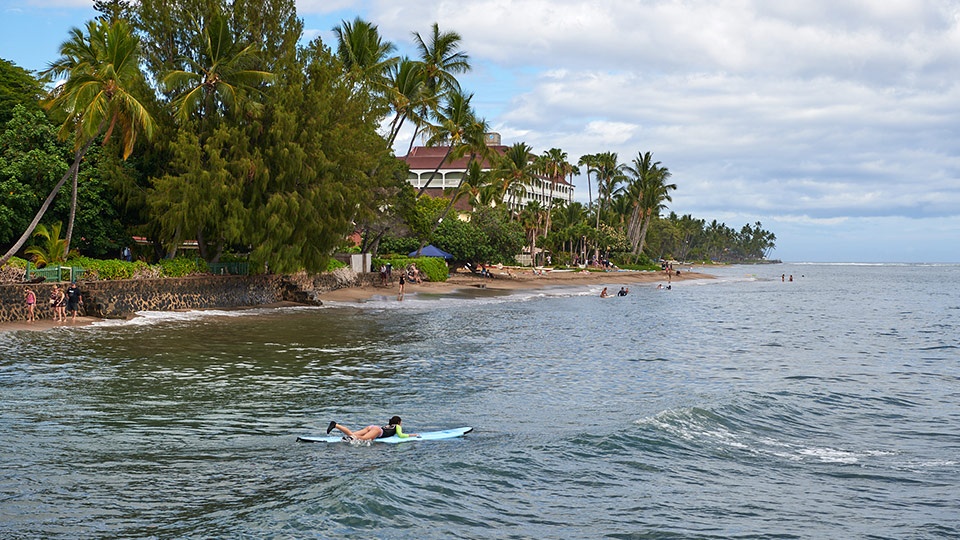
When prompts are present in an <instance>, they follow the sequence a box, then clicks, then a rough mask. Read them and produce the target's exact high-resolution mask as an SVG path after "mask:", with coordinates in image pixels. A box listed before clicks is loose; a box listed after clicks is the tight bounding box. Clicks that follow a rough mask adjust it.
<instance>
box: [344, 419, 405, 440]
mask: <svg viewBox="0 0 960 540" xmlns="http://www.w3.org/2000/svg"><path fill="white" fill-rule="evenodd" d="M401 422H402V420H401V419H400V417H399V416H394V417H393V418H391V419H390V421H389V422H388V423H387V425H385V426H377V425H370V426H367V427H365V428H363V429H360V430H357V431H351V430H350V428H348V427H347V426H342V425H340V424H338V423H337V422H336V421H332V422H330V425H328V426H327V433H328V434H329V433H330V432H331V431H333V430H334V429H337V430H340V432H341V433H343V435H344V439H347V440H353V441H372V440H373V439H386V438H387V437H393V436H394V435H396V436H397V437H400V438H401V439H406V438H408V437H419V436H420V435H418V434H416V433H410V434H406V433H404V432H403V429H401V427H400V423H401Z"/></svg>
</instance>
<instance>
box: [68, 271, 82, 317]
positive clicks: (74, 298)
mask: <svg viewBox="0 0 960 540" xmlns="http://www.w3.org/2000/svg"><path fill="white" fill-rule="evenodd" d="M81 305H83V295H82V294H80V287H77V282H76V281H71V282H70V287H68V288H67V310H68V311H70V313H71V314H72V315H73V318H72V319H71V322H76V321H77V312H78V311H80V306H81ZM64 318H66V316H64Z"/></svg>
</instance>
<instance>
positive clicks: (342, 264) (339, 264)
mask: <svg viewBox="0 0 960 540" xmlns="http://www.w3.org/2000/svg"><path fill="white" fill-rule="evenodd" d="M347 266H349V265H348V264H347V263H345V262H340V261H338V260H336V259H334V258H333V257H331V258H330V262H328V263H327V270H326V271H327V272H333V271H334V270H336V269H338V268H346V267H347Z"/></svg>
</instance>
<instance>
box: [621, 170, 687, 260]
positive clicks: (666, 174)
mask: <svg viewBox="0 0 960 540" xmlns="http://www.w3.org/2000/svg"><path fill="white" fill-rule="evenodd" d="M627 170H628V171H629V172H630V173H631V174H632V175H633V176H634V178H635V180H636V184H637V187H638V191H639V200H638V204H637V207H636V208H637V212H636V214H635V215H636V220H637V222H636V224H639V225H640V230H639V231H636V224H634V223H631V225H633V230H634V231H635V235H634V236H632V237H631V242H632V244H633V254H634V255H639V254H640V253H641V252H642V251H643V244H644V241H645V240H646V237H647V231H648V230H649V229H650V221H651V220H652V219H653V217H654V216H659V215H660V212H661V211H662V210H663V209H664V208H666V205H665V204H663V203H664V201H673V198H672V197H671V196H670V192H671V191H673V190H675V189H677V185H676V184H667V183H666V182H667V180H668V179H669V178H670V176H671V174H670V171H669V170H668V169H667V168H666V167H661V166H660V162H659V161H656V162H654V161H653V154H651V153H650V152H646V153H644V154H638V155H637V157H636V158H635V159H634V160H633V166H632V167H628V168H627Z"/></svg>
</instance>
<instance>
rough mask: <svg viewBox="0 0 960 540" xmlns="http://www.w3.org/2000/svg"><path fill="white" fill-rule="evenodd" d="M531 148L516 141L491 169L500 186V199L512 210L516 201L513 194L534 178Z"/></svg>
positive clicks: (534, 170) (534, 171)
mask: <svg viewBox="0 0 960 540" xmlns="http://www.w3.org/2000/svg"><path fill="white" fill-rule="evenodd" d="M532 152H533V148H531V147H530V145H528V144H527V143H523V142H518V143H514V144H513V146H511V147H510V148H508V149H507V151H506V152H505V153H504V154H503V157H501V158H500V159H499V160H497V166H496V168H495V169H494V170H493V171H492V175H493V177H494V178H496V179H497V180H498V182H499V184H500V186H501V189H502V191H501V201H503V200H504V199H506V201H507V207H508V208H509V209H510V211H511V212H512V211H513V207H514V206H516V205H517V204H519V203H517V202H515V201H514V195H515V194H517V193H518V192H521V190H523V189H524V188H525V187H526V186H528V185H529V184H530V183H531V182H532V181H533V179H534V175H535V173H536V169H535V167H534V163H533V161H532V160H531V157H532V156H533V154H532Z"/></svg>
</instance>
